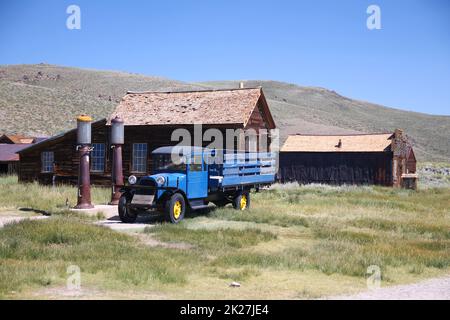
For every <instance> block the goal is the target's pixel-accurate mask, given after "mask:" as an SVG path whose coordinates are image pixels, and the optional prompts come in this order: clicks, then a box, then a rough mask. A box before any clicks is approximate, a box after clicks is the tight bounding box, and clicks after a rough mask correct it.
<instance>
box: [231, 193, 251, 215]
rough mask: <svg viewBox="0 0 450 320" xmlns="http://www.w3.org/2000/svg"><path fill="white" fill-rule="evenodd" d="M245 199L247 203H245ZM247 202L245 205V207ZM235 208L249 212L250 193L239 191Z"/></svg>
mask: <svg viewBox="0 0 450 320" xmlns="http://www.w3.org/2000/svg"><path fill="white" fill-rule="evenodd" d="M244 199H245V201H244ZM244 202H245V205H244V206H243V204H244ZM233 208H234V209H236V210H241V211H244V210H247V209H248V208H250V192H248V191H239V192H237V193H236V196H235V197H234V199H233Z"/></svg>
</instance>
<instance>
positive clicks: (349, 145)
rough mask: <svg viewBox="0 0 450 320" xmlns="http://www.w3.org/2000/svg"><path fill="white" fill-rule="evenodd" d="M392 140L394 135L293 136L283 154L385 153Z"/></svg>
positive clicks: (288, 139) (286, 144)
mask: <svg viewBox="0 0 450 320" xmlns="http://www.w3.org/2000/svg"><path fill="white" fill-rule="evenodd" d="M391 139H392V133H377V134H354V135H291V136H289V137H288V138H287V140H286V142H285V143H284V145H283V147H282V148H281V152H383V151H388V150H390V149H389V148H390V146H391ZM339 141H340V142H341V146H340V147H339Z"/></svg>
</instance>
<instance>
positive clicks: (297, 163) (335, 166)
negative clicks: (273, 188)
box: [278, 152, 392, 186]
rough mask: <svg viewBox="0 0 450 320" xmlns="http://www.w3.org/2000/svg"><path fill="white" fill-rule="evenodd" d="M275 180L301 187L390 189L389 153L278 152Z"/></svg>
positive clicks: (390, 160)
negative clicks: (319, 184) (318, 185)
mask: <svg viewBox="0 0 450 320" xmlns="http://www.w3.org/2000/svg"><path fill="white" fill-rule="evenodd" d="M278 178H279V179H280V180H281V182H293V181H297V182H299V183H301V184H307V183H323V184H337V185H340V184H376V185H386V186H390V185H392V153H391V152H373V153H336V152H316V153H315V152H281V153H280V168H279V176H278Z"/></svg>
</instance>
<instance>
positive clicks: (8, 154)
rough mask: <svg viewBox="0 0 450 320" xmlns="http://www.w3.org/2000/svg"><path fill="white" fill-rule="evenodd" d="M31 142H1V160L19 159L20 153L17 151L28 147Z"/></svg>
mask: <svg viewBox="0 0 450 320" xmlns="http://www.w3.org/2000/svg"><path fill="white" fill-rule="evenodd" d="M29 146H31V144H28V143H19V144H7V143H1V144H0V161H3V162H9V161H19V155H18V154H17V153H16V152H18V151H20V150H22V149H25V148H28V147H29Z"/></svg>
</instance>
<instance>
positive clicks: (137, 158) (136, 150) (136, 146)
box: [131, 143, 147, 172]
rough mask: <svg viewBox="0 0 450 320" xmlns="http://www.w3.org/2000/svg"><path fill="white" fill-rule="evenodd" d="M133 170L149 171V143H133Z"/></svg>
mask: <svg viewBox="0 0 450 320" xmlns="http://www.w3.org/2000/svg"><path fill="white" fill-rule="evenodd" d="M131 171H133V172H146V171H147V144H146V143H133V164H132V167H131Z"/></svg>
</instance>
